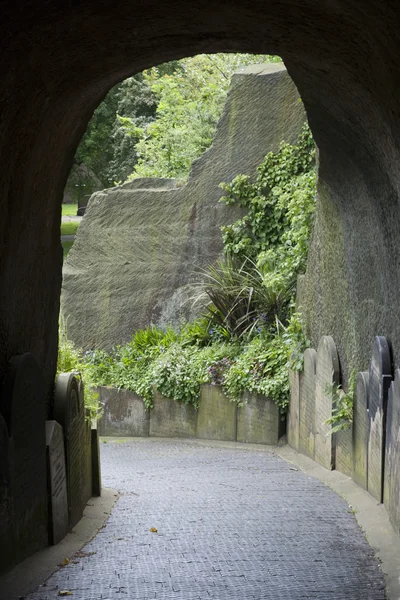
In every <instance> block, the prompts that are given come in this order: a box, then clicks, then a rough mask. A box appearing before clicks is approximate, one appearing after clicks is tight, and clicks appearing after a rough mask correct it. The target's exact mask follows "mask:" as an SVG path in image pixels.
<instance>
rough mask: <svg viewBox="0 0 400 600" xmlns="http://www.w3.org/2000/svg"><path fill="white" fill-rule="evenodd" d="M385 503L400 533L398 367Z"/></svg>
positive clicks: (391, 411)
mask: <svg viewBox="0 0 400 600" xmlns="http://www.w3.org/2000/svg"><path fill="white" fill-rule="evenodd" d="M384 503H385V507H386V510H387V511H388V513H389V518H390V520H391V522H392V525H393V528H394V530H395V531H396V532H397V533H398V534H400V369H396V372H395V378H394V381H393V382H392V384H391V386H390V389H389V398H388V405H387V427H386V452H385V477H384Z"/></svg>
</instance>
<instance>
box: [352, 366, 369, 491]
mask: <svg viewBox="0 0 400 600" xmlns="http://www.w3.org/2000/svg"><path fill="white" fill-rule="evenodd" d="M368 387H369V373H368V371H364V372H363V373H357V379H356V389H355V393H354V409H353V475H352V477H353V479H354V481H355V482H356V483H357V484H358V485H360V486H361V487H362V488H364V490H366V489H368Z"/></svg>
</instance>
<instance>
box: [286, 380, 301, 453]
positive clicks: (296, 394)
mask: <svg viewBox="0 0 400 600" xmlns="http://www.w3.org/2000/svg"><path fill="white" fill-rule="evenodd" d="M302 379H303V378H302ZM289 384H290V404H289V412H288V426H287V436H288V443H289V446H291V447H292V448H294V449H295V450H298V449H299V437H300V373H299V372H298V371H289Z"/></svg>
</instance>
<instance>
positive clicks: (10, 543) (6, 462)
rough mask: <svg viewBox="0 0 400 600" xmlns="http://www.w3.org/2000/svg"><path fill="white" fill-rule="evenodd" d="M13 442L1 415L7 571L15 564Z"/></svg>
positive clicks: (0, 524)
mask: <svg viewBox="0 0 400 600" xmlns="http://www.w3.org/2000/svg"><path fill="white" fill-rule="evenodd" d="M11 461H12V459H11V440H10V438H9V435H8V429H7V425H6V422H5V420H4V419H3V417H2V416H1V415H0V565H1V570H3V569H4V570H6V569H7V568H8V567H11V566H12V564H13V563H14V562H15V555H14V532H13V527H12V524H13V522H14V519H13V506H12V497H11V480H10V467H11Z"/></svg>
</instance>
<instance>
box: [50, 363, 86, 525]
mask: <svg viewBox="0 0 400 600" xmlns="http://www.w3.org/2000/svg"><path fill="white" fill-rule="evenodd" d="M54 419H55V420H56V421H58V422H59V423H60V425H61V426H62V427H63V430H64V445H65V462H66V467H67V490H68V509H69V526H70V527H73V526H74V525H76V523H77V522H78V521H79V520H80V519H81V517H82V514H83V509H84V508H85V505H86V499H85V497H84V496H85V489H84V486H85V482H84V477H85V468H84V465H85V442H86V439H85V438H86V436H85V411H84V406H83V397H82V393H81V392H80V389H79V383H78V380H77V378H76V377H75V375H74V374H73V373H61V374H60V375H59V376H58V379H57V383H56V391H55V400H54Z"/></svg>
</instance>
